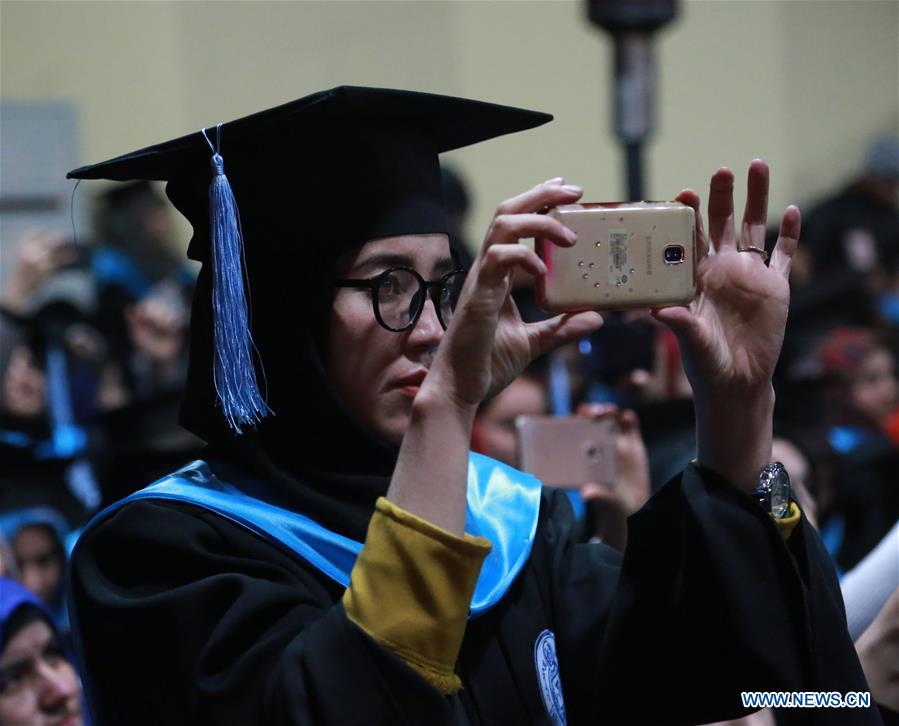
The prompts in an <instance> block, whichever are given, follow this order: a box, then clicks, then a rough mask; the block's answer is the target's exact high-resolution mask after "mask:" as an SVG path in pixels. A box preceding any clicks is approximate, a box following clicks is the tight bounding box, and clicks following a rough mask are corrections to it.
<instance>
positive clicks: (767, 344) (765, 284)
mask: <svg viewBox="0 0 899 726" xmlns="http://www.w3.org/2000/svg"><path fill="white" fill-rule="evenodd" d="M748 187H749V188H748V193H747V198H746V210H745V212H744V214H743V226H742V234H741V238H740V242H739V244H738V242H737V235H736V230H735V224H734V199H733V189H734V175H733V173H732V172H731V171H730V170H729V169H719V170H718V171H716V172H715V174H714V175H713V176H712V180H711V184H710V190H709V235H708V238H707V237H706V235H705V231H704V229H703V223H702V214H701V213H700V211H699V195H697V194H696V192H694V191H692V190H690V189H686V190H684V191H682V192H681V193H680V194H679V195H678V196H677V199H678V201H680V202H683V203H684V204H687V205H689V206H691V207H693V209H694V210H696V237H697V240H696V242H697V256H698V261H697V271H696V278H697V287H698V294H697V296H696V298H695V299H694V300H693V302H692V303H690V305H689V307H671V308H662V309H659V310H657V311H655V317H656V318H657V319H658V320H660V321H662V322H664V323H666V324H667V325H668V326H670V327H671V329H672V330H673V331H674V332H675V333H676V334H677V336H678V338H679V340H680V342H681V345H682V348H683V353H684V362H685V365H686V367H687V375H688V376H689V378H690V383H691V385H692V386H693V392H694V395H698V396H701V395H717V394H725V395H739V394H742V393H749V394H754V393H757V392H758V391H760V390H764V389H765V388H767V387H768V386H770V384H771V376H772V375H773V373H774V367H775V366H776V364H777V359H778V356H779V355H780V348H781V345H782V343H783V336H784V329H785V327H786V323H787V311H788V309H789V305H790V284H789V274H790V262H791V260H792V258H793V253H794V252H795V251H796V244H797V242H798V239H799V228H800V217H799V209H797V208H796V207H795V206H789V207H787V209H786V211H785V212H784V214H783V217H782V219H781V223H780V237H779V238H778V240H777V244H776V245H775V247H774V251H773V253H772V255H771V264H770V266H765V255H764V254H763V253H761V252H757V251H750V250H764V249H765V226H766V223H767V218H768V165H767V164H766V163H765V162H764V161H761V160H759V159H757V160H755V161H753V162H752V165H751V166H750V167H749V182H748ZM709 240H710V241H711V245H712V249H713V252H712V253H711V254H710V252H709Z"/></svg>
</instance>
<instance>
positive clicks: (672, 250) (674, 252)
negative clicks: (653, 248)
mask: <svg viewBox="0 0 899 726" xmlns="http://www.w3.org/2000/svg"><path fill="white" fill-rule="evenodd" d="M662 254H663V255H664V258H665V264H666V265H679V264H680V263H681V262H683V261H684V248H683V246H681V245H668V246H667V247H666V248H665V250H664V252H663V253H662Z"/></svg>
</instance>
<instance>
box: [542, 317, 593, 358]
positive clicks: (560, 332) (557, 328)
mask: <svg viewBox="0 0 899 726" xmlns="http://www.w3.org/2000/svg"><path fill="white" fill-rule="evenodd" d="M601 326H602V316H601V315H600V314H599V313H597V312H595V311H593V310H589V311H586V312H582V313H564V314H562V315H556V316H555V317H553V318H550V319H549V320H541V321H540V322H537V323H528V324H527V326H526V328H525V329H526V330H527V334H528V338H529V340H530V342H531V358H532V359H533V358H537V357H539V356H541V355H544V354H546V353H548V352H549V351H551V350H554V349H555V348H558V347H559V346H560V345H564V344H565V343H569V342H571V341H572V340H577V339H578V338H583V337H584V336H585V335H589V334H590V333H592V332H594V331H596V330H599V328H600V327H601Z"/></svg>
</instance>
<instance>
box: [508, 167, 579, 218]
mask: <svg viewBox="0 0 899 726" xmlns="http://www.w3.org/2000/svg"><path fill="white" fill-rule="evenodd" d="M583 193H584V190H583V189H581V188H580V187H579V186H577V185H576V184H565V183H564V180H563V179H562V178H561V177H556V178H555V179H549V180H548V181H545V182H543V183H542V184H538V185H537V186H535V187H534V188H533V189H528V191H526V192H524V193H523V194H519V195H518V196H517V197H512V198H511V199H507V200H506V201H504V202H503V203H502V204H500V205H499V206H498V207H497V208H496V215H497V216H500V215H504V214H522V213H526V212H540V211H543V210H545V209H548V208H551V207H556V206H558V205H560V204H573V203H574V202H576V201H577V200H578V199H580V198H581V195H582V194H583Z"/></svg>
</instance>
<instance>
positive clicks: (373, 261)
mask: <svg viewBox="0 0 899 726" xmlns="http://www.w3.org/2000/svg"><path fill="white" fill-rule="evenodd" d="M414 266H415V265H414V260H413V259H412V257H411V256H409V255H404V254H401V253H397V252H376V253H375V254H373V255H372V256H371V257H367V258H365V259H364V260H362V261H361V262H357V263H356V264H355V265H353V270H354V271H355V272H360V271H362V270H366V269H369V268H372V267H412V268H414Z"/></svg>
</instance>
